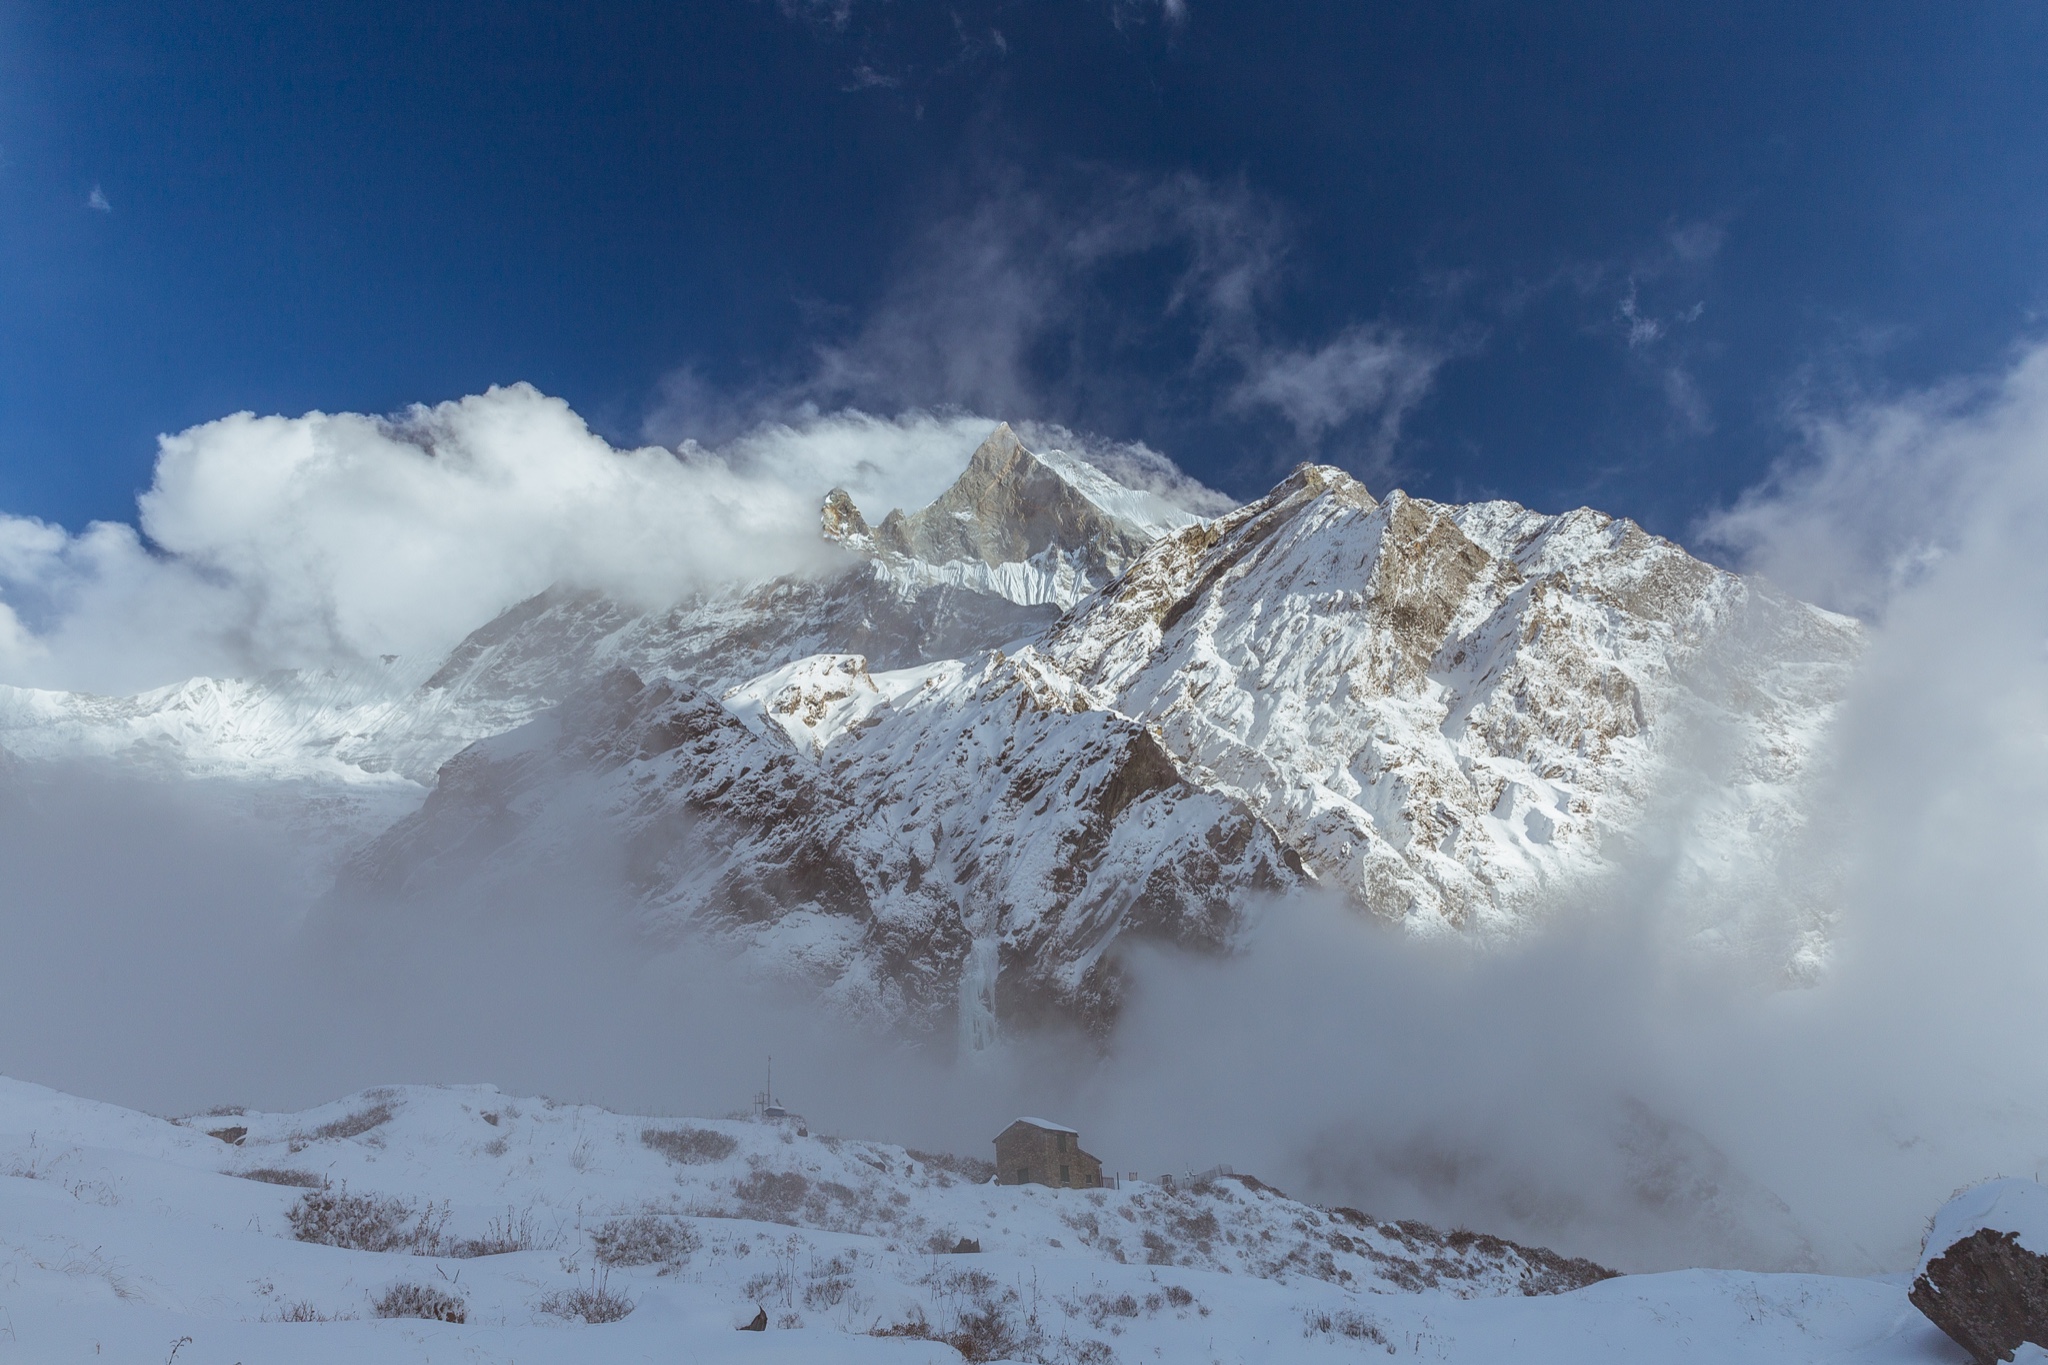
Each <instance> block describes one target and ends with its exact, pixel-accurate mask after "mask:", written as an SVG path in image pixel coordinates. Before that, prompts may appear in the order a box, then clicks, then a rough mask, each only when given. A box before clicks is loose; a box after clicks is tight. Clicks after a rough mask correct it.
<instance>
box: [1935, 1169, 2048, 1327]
mask: <svg viewBox="0 0 2048 1365" xmlns="http://www.w3.org/2000/svg"><path fill="white" fill-rule="evenodd" d="M1908 1297H1910V1298H1911V1299H1912V1301H1913V1305H1914V1307H1916V1308H1918V1309H1919V1310H1920V1311H1921V1312H1923V1313H1925V1314H1926V1315H1927V1317H1928V1319H1929V1321H1931V1322H1933V1323H1934V1325H1935V1326H1937V1327H1939V1328H1940V1329H1941V1330H1942V1331H1944V1332H1946V1333H1947V1334H1948V1335H1949V1337H1950V1338H1951V1339H1952V1340H1953V1341H1955V1343H1956V1344H1957V1345H1959V1346H1961V1347H1962V1348H1963V1349H1964V1350H1966V1351H1968V1352H1969V1353H1970V1354H1971V1355H1972V1356H1973V1357H1975V1358H1976V1359H1977V1360H1978V1361H1979V1362H1982V1363H1983V1365H1990V1362H1992V1361H2004V1360H2011V1359H2012V1358H2013V1354H2014V1352H2016V1351H2017V1350H2018V1349H2019V1348H2020V1347H2021V1346H2023V1345H2025V1344H2026V1343H2028V1342H2032V1343H2033V1344H2035V1345H2036V1346H2042V1347H2048V1187H2043V1186H2042V1185H2040V1184H2038V1183H2036V1182H2034V1181H2032V1180H2011V1179H2006V1180H1991V1181H1987V1182H1985V1183H1984V1184H1982V1185H1978V1186H1976V1187H1974V1188H1972V1189H1968V1190H1965V1191H1963V1192H1962V1193H1961V1194H1959V1195H1957V1196H1956V1197H1955V1198H1953V1199H1951V1200H1949V1201H1948V1203H1946V1204H1944V1205H1943V1206H1942V1208H1941V1211H1940V1212H1939V1213H1937V1214H1936V1215H1935V1216H1934V1227H1933V1228H1932V1230H1930V1231H1929V1232H1928V1234H1927V1248H1926V1250H1925V1251H1924V1252H1923V1253H1922V1254H1921V1257H1920V1266H1919V1270H1918V1273H1917V1274H1915V1275H1914V1277H1913V1288H1912V1290H1911V1292H1910V1294H1909V1295H1908Z"/></svg>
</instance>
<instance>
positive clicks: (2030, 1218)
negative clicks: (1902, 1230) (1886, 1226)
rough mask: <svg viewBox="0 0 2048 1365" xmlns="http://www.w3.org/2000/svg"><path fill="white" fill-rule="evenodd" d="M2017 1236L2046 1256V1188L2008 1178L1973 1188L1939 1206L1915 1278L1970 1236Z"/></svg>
mask: <svg viewBox="0 0 2048 1365" xmlns="http://www.w3.org/2000/svg"><path fill="white" fill-rule="evenodd" d="M1987 1228H1988V1229H1990V1230H1991V1231H1993V1232H2011V1233H2017V1234H2018V1237H2017V1241H2018V1242H2019V1244H2020V1245H2021V1246H2023V1247H2025V1248H2026V1249H2027V1250H2028V1251H2031V1252H2033V1253H2034V1254H2035V1255H2037V1256H2048V1185H2042V1184H2041V1183H2040V1182H2039V1181H2034V1180H2020V1179H2016V1178H2014V1177H2011V1176H2006V1177H2002V1178H2000V1179H1997V1180H1987V1181H1985V1182H1984V1183H1983V1184H1981V1185H1973V1186H1971V1187H1970V1188H1969V1189H1967V1190H1964V1191H1963V1192H1962V1193H1961V1194H1959V1195H1957V1196H1956V1197H1955V1198H1953V1199H1951V1200H1949V1201H1948V1202H1947V1203H1946V1204H1943V1205H1942V1206H1941V1209H1940V1211H1939V1212H1938V1213H1936V1214H1935V1215H1934V1226H1933V1227H1931V1228H1929V1229H1928V1231H1927V1245H1926V1248H1925V1249H1924V1250H1923V1251H1922V1252H1921V1253H1920V1264H1919V1265H1918V1266H1916V1267H1914V1270H1913V1273H1914V1275H1915V1276H1916V1277H1917V1276H1919V1275H1921V1274H1923V1273H1925V1271H1926V1269H1927V1264H1928V1262H1930V1261H1932V1260H1934V1259H1935V1258H1937V1257H1939V1256H1940V1255H1941V1254H1942V1253H1943V1252H1945V1251H1947V1250H1948V1249H1949V1248H1950V1247H1952V1246H1954V1245H1955V1244H1956V1243H1957V1242H1960V1241H1962V1240H1963V1239H1964V1238H1965V1237H1968V1236H1970V1235H1971V1234H1973V1233H1976V1232H1981V1231H1983V1230H1985V1229H1987Z"/></svg>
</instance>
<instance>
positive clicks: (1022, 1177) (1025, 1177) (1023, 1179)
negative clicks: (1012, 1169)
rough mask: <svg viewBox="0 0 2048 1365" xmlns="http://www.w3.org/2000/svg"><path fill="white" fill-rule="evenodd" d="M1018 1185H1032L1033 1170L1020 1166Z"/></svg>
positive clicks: (1018, 1169)
mask: <svg viewBox="0 0 2048 1365" xmlns="http://www.w3.org/2000/svg"><path fill="white" fill-rule="evenodd" d="M1017 1183H1018V1184H1019V1185H1028V1184H1030V1183H1031V1168H1030V1167H1029V1166H1019V1167H1018V1168H1017Z"/></svg>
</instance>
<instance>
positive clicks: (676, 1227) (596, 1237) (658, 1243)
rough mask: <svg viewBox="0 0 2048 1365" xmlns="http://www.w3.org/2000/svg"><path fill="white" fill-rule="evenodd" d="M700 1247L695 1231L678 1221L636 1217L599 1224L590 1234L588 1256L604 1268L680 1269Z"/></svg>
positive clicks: (656, 1216)
mask: <svg viewBox="0 0 2048 1365" xmlns="http://www.w3.org/2000/svg"><path fill="white" fill-rule="evenodd" d="M701 1243H702V1239H701V1238H699V1237H698V1236H697V1233H696V1231H695V1230H694V1229H693V1228H691V1227H690V1225H689V1224H687V1223H685V1222H683V1221H682V1220H680V1219H678V1218H674V1217H664V1216H662V1215H661V1214H658V1213H640V1214H634V1215H633V1216H632V1217H629V1218H613V1219H611V1220H610V1221H608V1222H604V1223H600V1224H599V1225H598V1226H597V1228H596V1230H594V1231H593V1232H592V1233H591V1234H590V1254H591V1255H593V1256H595V1257H596V1258H597V1259H598V1261H599V1263H600V1264H603V1265H608V1266H610V1265H670V1266H680V1265H682V1263H683V1262H685V1261H687V1260H689V1259H690V1253H691V1252H693V1251H695V1250H696V1249H697V1248H698V1246H699V1245H700V1244H701Z"/></svg>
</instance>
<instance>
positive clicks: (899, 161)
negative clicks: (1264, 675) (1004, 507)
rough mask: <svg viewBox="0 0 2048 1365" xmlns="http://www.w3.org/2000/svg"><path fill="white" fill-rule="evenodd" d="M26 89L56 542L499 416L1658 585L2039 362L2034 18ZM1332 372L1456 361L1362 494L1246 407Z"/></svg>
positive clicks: (1591, 13)
mask: <svg viewBox="0 0 2048 1365" xmlns="http://www.w3.org/2000/svg"><path fill="white" fill-rule="evenodd" d="M0 64H4V65H0V70H4V87H0V298H4V303H0V510H5V511H10V512H14V513H22V514H34V515H39V516H43V517H46V518H49V519H52V520H57V521H61V522H64V523H66V524H68V525H71V526H74V527H76V526H78V525H80V524H81V523H82V522H84V521H85V520H86V519H88V518H92V517H122V518H125V517H129V516H132V514H133V501H132V500H133V496H134V493H135V492H136V491H137V490H138V489H139V488H141V487H142V486H144V485H145V484H146V482H147V480H148V474H149V468H150V464H151V461H152V459H153V457H154V441H153V438H154V436H155V434H156V433H157V432H159V431H166V430H176V429H178V428H181V427H183V426H186V425H189V424H191V423H193V422H197V421H202V420H205V419H208V418H211V417H215V416H219V415H221V414H223V413H227V412H231V411H234V410H237V409H242V408H253V409H256V410H258V411H282V412H288V413H296V412H300V411H303V410H306V409H309V408H314V407H319V408H325V409H329V410H334V409H345V408H346V409H359V410H369V411H389V410H394V409H397V408H400V407H402V406H404V405H406V404H408V403H411V402H414V401H435V400H439V399H443V398H450V397H455V396H459V395H461V394H463V393H467V392H473V391H476V390H477V389H479V388H481V387H482V386H484V385H487V384H490V383H493V382H507V381H512V380H519V379H524V380H529V381H531V382H533V383H534V384H536V385H538V386H539V387H541V388H543V389H545V390H548V391H550V392H554V393H558V394H561V395H563V396H564V397H566V398H568V399H569V400H570V401H571V402H572V403H574V404H575V405H576V406H577V408H578V409H579V410H581V411H582V412H583V413H584V414H585V415H586V416H587V417H588V418H589V419H590V420H591V421H592V422H593V423H594V424H595V425H596V426H597V427H598V428H599V429H600V430H603V431H604V432H606V434H608V435H610V436H612V437H614V438H615V439H618V440H622V441H624V440H635V439H638V438H640V437H641V436H642V434H643V433H650V434H652V435H656V436H660V437H663V438H667V439H673V438H675V437H678V436H681V435H684V434H691V433H695V434H698V435H702V436H705V437H707V438H716V437H717V436H719V435H720V434H722V433H726V432H729V431H730V430H732V429H733V428H734V426H735V425H736V424H739V423H743V422H745V421H746V420H749V419H750V418H751V417H753V416H756V415H759V414H761V413H769V412H775V411H779V410H782V409H784V408H786V407H787V406H788V404H789V403H791V402H794V401H798V400H801V399H805V398H809V399H812V400H814V401H822V402H826V403H828V404H829V403H833V402H840V401H857V402H861V403H864V404H867V405H869V406H879V407H883V408H893V407H896V406H900V405H902V404H904V403H909V402H941V403H942V402H958V403H964V404H967V405H969V406H972V407H975V408H978V409H979V410H982V411H989V412H1000V413H1001V414H1002V415H1006V416H1033V417H1038V418H1041V419H1050V420H1056V421H1061V422H1065V423H1066V424H1068V425H1070V426H1073V427H1076V428H1081V429H1087V430H1092V431H1097V432H1101V433H1104V434H1107V435H1110V436H1115V437H1119V438H1125V439H1143V440H1146V441H1148V442H1150V443H1151V444H1153V445H1154V446H1157V447H1159V448H1162V449H1164V450H1166V451H1168V452H1169V453H1171V454H1173V455H1174V456H1175V457H1176V458H1178V459H1179V460H1180V461H1181V462H1182V463H1183V464H1184V465H1185V466H1186V467H1188V468H1189V469H1190V470H1191V471H1192V472H1194V473H1196V474H1197V475H1199V476H1201V477H1204V478H1206V479H1209V480H1210V481H1212V482H1215V483H1217V484H1219V485H1220V486H1222V487H1224V488H1226V489H1227V490H1229V491H1230V492H1233V493H1235V494H1238V495H1240V496H1249V495H1251V494H1254V493H1256V492H1259V491H1261V490H1262V489H1263V488H1264V487H1265V486H1266V485H1267V484H1268V483H1270V482H1271V481H1272V479H1273V478H1274V477H1275V476H1276V475H1277V473H1278V472H1280V471H1284V469H1285V468H1286V467H1287V466H1288V465H1290V464H1292V463H1293V462H1294V461H1295V460H1297V459H1300V458H1303V457H1304V456H1307V455H1311V454H1313V455H1317V456H1319V457H1322V458H1328V459H1332V460H1335V461H1337V462H1340V463H1347V464H1350V465H1352V466H1353V467H1354V468H1358V469H1360V470H1362V471H1366V472H1368V474H1369V476H1370V477H1371V478H1372V480H1373V482H1374V483H1375V484H1376V485H1378V486H1382V487H1383V486H1384V485H1385V483H1386V482H1387V480H1388V478H1389V477H1392V476H1398V478H1399V481H1400V482H1401V483H1403V484H1404V485H1405V486H1407V487H1408V488H1409V489H1410V490H1411V491H1414V492H1418V493H1423V494H1429V495H1434V496H1441V497H1460V498H1462V497H1472V496H1478V495H1482V494H1499V495H1506V496H1511V497H1515V498H1518V499H1521V500H1523V501H1527V502H1530V503H1532V504H1534V505H1536V506H1539V507H1543V508H1546V509H1551V510H1555V509H1557V508H1561V507H1564V506H1569V505H1573V504H1576V503H1580V502H1591V503H1594V504H1596V505H1599V506H1603V507H1606V508H1608V509H1610V510H1613V511H1617V512H1622V513H1626V514H1629V515H1634V516H1636V517H1638V518H1640V519H1642V520H1644V521H1645V522H1647V523H1648V524H1649V525H1651V526H1652V527H1653V528H1654V529H1657V530H1661V531H1664V532H1667V533H1670V534H1676V535H1683V534H1684V532H1685V530H1686V529H1687V527H1688V525H1689V524H1690V523H1691V522H1692V520H1693V518H1695V517H1696V516H1697V515H1698V514H1699V513H1700V512H1701V511H1703V510H1705V509H1706V508H1708V507H1710V506H1712V505H1714V504H1716V503H1717V502H1720V501H1724V500H1725V499H1727V498H1728V497H1730V496H1732V494H1733V493H1734V492H1735V491H1736V490H1738V489H1740V488H1741V487H1742V486H1744V485H1746V484H1748V483H1750V482H1751V481H1753V480H1754V479H1756V478H1757V477H1758V476H1759V474H1760V473H1761V472H1762V470H1763V469H1764V468H1765V467H1766V465H1767V464H1768V463H1769V461H1770V460H1771V459H1772V458H1773V457H1774V456H1776V455H1778V454H1780V453H1782V452H1783V451H1784V450H1785V448H1786V446H1787V443H1788V440H1789V439H1790V438H1789V435H1788V428H1787V421H1786V414H1787V412H1788V411H1789V410H1791V409H1793V408H1795V407H1797V406H1798V405H1800V404H1802V403H1814V402H1818V403H1821V404H1827V403H1833V402H1839V401H1842V399H1843V396H1844V395H1845V394H1849V393H1854V392H1858V391H1863V392H1872V391H1883V390H1885V389H1887V388H1891V387H1896V386H1900V385H1910V384H1915V383H1920V382H1925V381H1927V380H1929V379H1932V378H1937V377H1940V376H1943V375H1947V374H1951V373H1956V372H1962V371H1970V370H1976V369H1981V368H1984V367H1987V366H1990V365H1994V364H1996V363H1997V362H1998V360H1999V358H2000V357H2001V356H2002V355H2003V354H2004V353H2005V352H2006V350H2007V349H2008V348H2009V347H2010V346H2011V345H2012V344H2013V343H2014V342H2015V341H2017V340H2019V339H2021V338H2023V337H2026V336H2031V335H2035V334H2036V333H2037V332H2038V331H2039V330H2040V328H2041V321H2040V318H2041V310H2042V309H2043V308H2044V306H2048V164H2044V163H2048V7H2044V6H2042V5H2041V4H2039V3H2033V2H2032V0H2030V2H2029V3H2007V4H1999V3H1987V4H1967V5H1958V4H1954V3H1929V4H1910V5H1909V4H1891V3H1880V2H1878V0H1857V2H1856V3H1842V4H1830V3H1801V4H1796V5H1786V4H1784V3H1782V0H1776V2H1774V3H1765V4H1745V3H1721V4H1717V5H1711V6H1702V5H1690V4H1688V5H1677V4H1669V5H1653V4H1647V3H1640V2H1639V3H1629V4H1615V5H1606V4H1596V3H1589V2H1586V0H1581V2H1579V3H1573V4H1569V5H1557V6H1550V7H1543V6H1536V5H1530V4H1526V3H1500V4H1458V3H1437V2H1436V0H1429V2H1428V3H1422V2H1418V3H1410V4H1375V3H1335V2H1334V0H1333V2H1332V3H1306V4H1284V3H1258V4H1249V3H1226V2H1225V0H1188V6H1187V10H1186V12H1185V15H1184V16H1183V17H1181V18H1180V19H1178V20H1175V19H1172V18H1170V17H1168V16H1165V15H1163V14H1161V13H1160V12H1159V10H1158V8H1157V6H1156V5H1153V6H1147V5H1144V4H1140V3H1135V0H1129V2H1127V3H1123V4H1121V5H1119V4H1113V3H1111V0H960V3H957V4H954V5H951V6H941V5H933V4H925V3H922V2H921V0H850V2H849V3H848V4H847V5H846V6H845V7H844V8H837V9H835V8H834V7H833V6H832V5H830V4H784V5H778V4H776V3H773V0H669V2H668V3H662V4H649V5H639V4H626V3H609V4H599V5H589V4H570V3H562V4H530V3H516V0H509V2H501V3H492V4H459V3H448V4H442V3H433V2H432V0H406V3H403V4H397V3H393V4H383V3H353V4H347V3H335V4H329V5H320V6H310V5H284V4H264V3H213V2H209V0H202V2H201V3H194V4H188V5H179V6H164V5H160V4H118V3H110V4H94V5H76V4H65V5H56V4H37V3H10V4H4V5H0ZM96 187H97V189H98V192H99V195H100V196H101V201H102V202H103V204H104V206H105V207H104V208H98V207H94V206H92V204H91V202H90V201H91V200H92V198H93V196H94V192H95V188H96ZM1242 278H1251V279H1253V280H1254V281H1255V285H1254V287H1253V288H1252V289H1251V290H1250V292H1249V294H1248V295H1246V296H1245V297H1244V298H1243V299H1242V300H1240V301H1237V302H1231V301H1230V299H1231V298H1232V297H1233V296H1230V295H1228V291H1227V290H1224V289H1223V288H1222V287H1221V286H1220V285H1219V283H1218V281H1228V280H1231V279H1242ZM1218 300H1223V301H1222V302H1218ZM1632 327H1633V329H1634V332H1633V335H1634V344H1631V329H1632ZM1347 328H1366V329H1368V333H1367V334H1368V335H1372V336H1379V337H1387V336H1395V335H1398V336H1399V337H1400V338H1401V339H1402V340H1401V344H1402V345H1403V346H1405V347H1407V348H1409V349H1410V350H1411V351H1413V352H1414V353H1416V354H1426V355H1429V356H1433V357H1436V358H1437V359H1438V361H1439V364H1438V366H1437V368H1436V369H1435V371H1434V378H1433V382H1432V383H1431V384H1430V385H1429V387H1428V389H1427V390H1426V392H1424V393H1423V394H1422V396H1421V397H1420V399H1419V400H1418V401H1416V402H1415V403H1414V404H1413V406H1412V407H1411V408H1410V409H1409V410H1408V411H1407V413H1406V416H1405V420H1404V421H1403V423H1402V425H1401V428H1400V432H1399V436H1398V439H1396V440H1394V441H1393V443H1392V445H1391V446H1389V445H1388V444H1387V436H1386V428H1385V427H1384V425H1383V424H1382V422H1381V419H1380V414H1379V413H1377V412H1375V411H1371V410H1367V411H1363V412H1361V413H1360V414H1359V415H1357V416H1355V417H1353V418H1352V419H1351V420H1349V421H1348V422H1343V423H1340V424H1338V425H1336V426H1334V427H1332V428H1329V429H1326V430H1320V431H1312V432H1310V433H1309V434H1308V435H1307V436H1304V434H1303V432H1302V430H1301V429H1300V428H1298V427H1297V426H1295V425H1290V424H1289V423H1288V422H1287V421H1284V420H1282V418H1281V416H1280V414H1279V413H1278V412H1276V411H1275V410H1273V409H1272V408H1270V407H1262V406H1259V405H1258V404H1256V403H1247V402H1246V401H1244V400H1242V399H1241V398H1240V399H1239V400H1237V401H1233V395H1234V394H1239V393H1240V391H1241V390H1242V388H1243V386H1244V385H1245V384H1246V382H1247V378H1248V376H1249V375H1250V374H1252V372H1253V370H1254V369H1255V368H1256V366H1257V365H1258V364H1259V363H1261V360H1260V358H1261V357H1264V358H1267V359H1270V358H1272V357H1275V356H1285V355H1287V354H1289V353H1292V352H1301V353H1304V354H1305V353H1312V352H1313V351H1314V350H1315V349H1316V348H1319V347H1322V346H1324V345H1326V344H1328V343H1330V342H1331V341H1332V340H1333V339H1337V338H1340V337H1342V336H1343V335H1345V332H1346V329H1347ZM1370 329H1378V330H1377V331H1372V330H1370ZM1354 335H1356V334H1354ZM820 348H826V349H827V350H828V351H830V352H831V353H833V354H836V355H837V356H838V358H839V359H838V362H837V364H836V367H835V365H833V364H830V363H827V362H825V361H821V359H820V355H821V350H820ZM984 351H986V352H987V354H986V355H984V354H983V352H984ZM678 376H682V377H681V378H678ZM1368 407H1369V405H1368ZM1389 461H1391V466H1390V465H1389V463H1388V462H1389Z"/></svg>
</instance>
